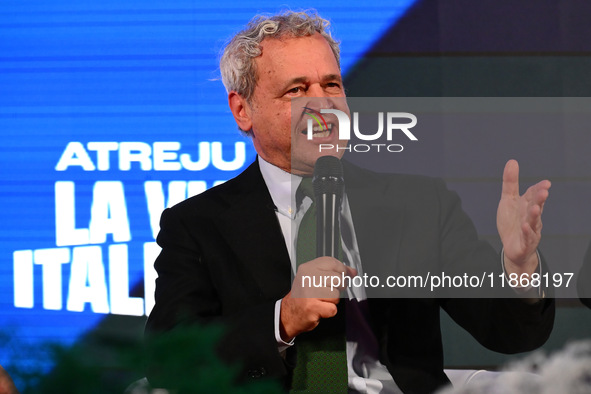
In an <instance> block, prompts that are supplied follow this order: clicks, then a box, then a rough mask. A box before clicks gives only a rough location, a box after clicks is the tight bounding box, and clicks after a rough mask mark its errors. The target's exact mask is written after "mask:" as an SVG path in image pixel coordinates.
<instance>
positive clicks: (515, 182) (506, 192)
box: [502, 159, 519, 197]
mask: <svg viewBox="0 0 591 394" xmlns="http://www.w3.org/2000/svg"><path fill="white" fill-rule="evenodd" d="M502 194H503V196H508V197H509V196H510V197H515V196H519V164H518V163H517V161H516V160H513V159H511V160H509V161H508V162H507V164H505V170H504V171H503V189H502Z"/></svg>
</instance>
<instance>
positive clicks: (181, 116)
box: [0, 0, 591, 368]
mask: <svg viewBox="0 0 591 394" xmlns="http://www.w3.org/2000/svg"><path fill="white" fill-rule="evenodd" d="M203 3H205V2H196V1H183V0H180V1H174V2H165V1H135V0H130V1H125V2H121V1H113V0H107V1H98V0H96V1H93V0H86V1H78V2H71V1H58V0H55V1H29V2H20V1H4V2H2V4H0V19H1V21H0V169H1V172H0V204H1V206H2V210H0V223H1V224H2V227H1V228H0V328H1V329H2V330H3V331H4V334H5V335H4V336H2V337H1V338H4V339H3V340H4V342H3V343H4V344H6V343H8V342H10V343H12V344H13V347H12V349H13V351H4V352H2V353H0V364H2V365H11V364H14V363H15V358H14V357H15V354H18V346H24V345H27V346H28V345H31V346H35V345H36V344H40V343H44V342H46V341H48V340H51V341H58V342H60V343H62V344H65V345H70V344H72V343H74V342H76V341H77V340H79V338H80V337H81V336H82V335H85V334H88V333H89V332H92V330H93V329H95V328H96V327H99V326H100V324H105V322H107V321H108V319H114V318H116V317H121V318H122V319H127V320H123V321H126V322H128V321H132V322H134V324H135V327H138V332H139V331H141V324H142V323H143V321H144V319H145V317H144V316H145V315H147V314H149V312H150V310H151V308H152V306H153V291H154V279H155V273H154V271H153V268H152V264H153V261H154V258H155V256H156V255H157V254H158V246H157V245H156V244H155V242H154V239H155V236H156V235H157V232H158V228H159V227H158V221H159V217H160V213H161V212H162V210H163V209H164V208H165V207H167V206H171V205H173V204H175V203H177V202H179V201H181V200H183V199H185V198H187V197H189V196H192V195H195V194H198V193H200V192H202V191H204V190H206V189H207V188H209V187H212V186H214V185H216V184H218V183H220V182H224V181H225V180H227V179H229V178H231V177H233V176H235V175H236V174H238V173H239V172H240V171H242V169H244V168H245V166H247V165H248V164H249V163H250V162H252V160H253V159H254V157H255V152H254V150H253V147H252V145H251V143H250V141H249V139H248V138H245V137H243V136H241V135H240V133H239V131H238V130H237V128H236V125H235V123H234V121H233V119H232V116H231V114H230V113H229V111H228V109H227V104H226V93H225V91H224V88H223V86H222V84H221V81H220V80H219V70H218V63H217V60H218V57H219V56H218V55H219V51H220V49H221V48H222V47H223V45H224V43H225V42H226V39H227V38H228V37H230V36H231V35H232V34H233V33H235V32H236V31H238V30H239V29H240V28H241V27H242V26H243V25H244V24H245V23H246V21H248V20H249V19H250V18H251V17H252V16H253V15H255V14H257V13H265V12H277V11H280V10H282V9H286V8H291V9H301V8H304V9H305V8H307V7H309V6H310V4H309V3H306V2H301V1H292V2H290V3H288V4H285V5H281V6H277V3H276V2H270V1H245V0H243V1H235V2H231V1H226V2H223V5H205V4H203ZM479 4H480V5H478V6H477V5H475V4H474V2H469V1H463V2H462V1H460V2H454V5H450V4H449V3H447V2H436V1H424V2H416V3H415V1H413V0H399V1H383V2H381V1H366V2H363V3H360V2H358V1H339V2H338V4H337V3H335V2H334V1H324V0H321V1H316V2H314V4H313V6H314V7H315V8H316V9H317V10H318V11H319V12H320V13H321V15H323V16H325V17H327V18H329V19H330V20H331V21H332V22H333V24H334V28H333V34H334V35H335V36H336V37H337V38H338V39H340V40H341V41H342V71H343V74H344V76H345V78H346V86H347V87H348V88H349V94H350V95H352V96H404V95H409V96H446V95H449V96H530V95H534V96H544V95H548V96H563V95H564V96H569V95H573V96H581V95H588V94H589V92H590V91H591V89H589V78H590V77H589V73H588V72H585V70H588V69H589V68H588V67H589V63H590V61H589V57H588V54H589V48H588V46H589V45H590V44H589V40H587V39H586V38H588V37H590V35H589V34H588V33H589V32H588V31H586V30H585V29H588V27H587V26H589V24H588V23H587V22H588V19H581V18H582V17H581V15H582V14H585V12H586V13H587V14H586V15H589V9H588V6H586V5H585V4H584V3H582V2H576V1H565V2H560V4H559V5H553V4H554V2H549V1H544V2H539V3H536V4H535V5H534V4H530V3H529V2H527V1H517V2H516V1H500V2H499V1H494V2H493V1H484V2H482V3H479ZM491 13H492V14H493V15H495V18H496V19H495V18H493V19H490V20H494V21H496V22H497V23H492V22H486V21H488V20H489V19H488V18H489V16H490V14H491ZM506 19H507V20H508V21H509V22H511V23H509V22H507V21H505V20H506ZM475 21H479V22H478V23H476V22H475ZM503 21H504V22H503ZM501 22H503V23H501ZM505 22H506V23H505ZM524 23H525V25H524ZM447 146H453V143H450V142H448V145H447ZM564 155H565V156H566V155H567V152H564ZM408 159H409V158H408V157H404V158H402V157H401V159H400V160H401V161H400V165H399V167H398V169H397V170H398V171H404V172H424V171H422V170H427V172H429V173H428V174H427V175H436V176H443V177H446V176H448V177H451V178H452V179H451V180H452V183H454V182H455V183H456V184H457V185H456V187H457V188H458V189H460V190H461V189H462V186H461V185H462V184H464V185H468V184H470V182H472V183H473V180H474V177H473V176H469V177H466V178H463V176H464V175H465V174H462V173H461V172H459V173H453V174H448V173H446V172H445V169H444V168H443V167H441V166H437V165H431V166H430V165H424V163H425V160H424V158H423V159H421V158H416V157H415V158H411V161H408ZM524 159H525V160H524V161H525V163H527V157H526V158H524ZM412 160H414V161H412ZM583 162H584V163H586V162H585V161H583ZM415 163H417V165H415ZM418 163H423V164H422V166H421V164H418ZM525 166H526V168H527V164H525ZM462 168H464V169H465V168H466V166H463V167H462ZM500 170H501V169H499V171H500ZM530 175H531V176H532V178H533V177H537V176H544V174H539V173H536V172H535V171H531V172H530ZM562 175H564V178H561V179H563V180H564V181H565V182H569V178H568V174H561V176H562ZM589 175H590V174H589V171H588V169H587V170H582V172H581V173H580V174H578V175H577V176H578V177H577V178H576V179H570V181H574V182H579V183H577V185H579V186H580V187H581V188H582V189H581V190H584V193H587V192H588V190H589V179H590V177H589ZM483 179H484V182H485V183H486V182H488V181H489V180H490V177H485V178H483ZM464 181H465V182H464ZM497 181H498V180H494V181H491V183H494V182H497ZM468 189H469V188H468ZM467 193H468V194H470V190H468V191H467ZM474 193H476V194H473V196H477V193H478V192H474ZM584 193H583V195H585V194H584ZM586 196H587V201H588V197H589V194H587V195H586ZM468 201H470V196H469V195H468ZM569 201H570V200H569ZM580 207H581V209H582V210H583V211H581V215H583V217H587V218H589V214H588V208H587V207H588V204H586V203H585V202H583V201H581V202H580ZM468 208H469V209H470V203H469V204H468ZM573 209H574V208H573ZM585 209H586V211H585ZM474 211H476V209H474ZM492 214H493V215H494V211H493V212H492ZM584 215H587V216H584ZM577 223H578V222H577ZM587 223H588V221H587ZM477 225H478V226H481V224H480V223H479V222H478V221H477ZM482 226H484V229H485V233H486V234H485V235H486V236H489V237H491V240H493V242H494V239H492V238H493V237H494V229H493V230H490V228H489V227H490V223H489V224H482ZM486 226H489V227H486ZM552 235H554V236H555V238H553V239H554V241H555V242H558V243H559V244H560V245H562V244H564V243H569V242H570V245H571V249H569V251H573V252H572V253H573V254H574V256H573V258H579V256H580V257H582V255H583V252H584V248H585V247H586V242H587V241H588V239H589V238H591V234H590V231H589V228H588V227H584V226H575V227H573V228H564V229H560V230H559V231H557V232H556V233H555V234H552ZM551 240H552V238H551ZM550 242H552V241H550ZM560 245H558V246H556V247H557V248H558V247H560ZM130 317H134V318H133V319H131V318H130ZM130 319H131V320H130ZM111 321H112V320H111ZM15 346H16V347H17V348H16V350H15ZM36 359H37V358H36V357H34V356H33V357H31V358H29V359H28V360H19V362H24V363H27V362H28V363H30V362H35V360H36ZM46 367H48V368H49V367H50V365H46Z"/></svg>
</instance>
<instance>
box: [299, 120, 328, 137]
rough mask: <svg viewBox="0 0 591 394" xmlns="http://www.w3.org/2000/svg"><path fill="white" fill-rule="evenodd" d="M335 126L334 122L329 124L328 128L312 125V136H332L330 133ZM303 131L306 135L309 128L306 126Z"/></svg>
mask: <svg viewBox="0 0 591 394" xmlns="http://www.w3.org/2000/svg"><path fill="white" fill-rule="evenodd" d="M333 127H334V124H332V123H329V124H328V130H327V129H326V127H325V126H319V125H315V126H314V127H312V134H313V137H312V138H326V137H328V136H330V134H331V133H332V129H333ZM301 133H302V134H304V135H308V128H305V129H304V130H302V131H301Z"/></svg>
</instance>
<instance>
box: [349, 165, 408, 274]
mask: <svg viewBox="0 0 591 394" xmlns="http://www.w3.org/2000/svg"><path fill="white" fill-rule="evenodd" d="M343 170H344V174H345V190H346V193H347V198H348V200H349V204H350V207H351V215H352V217H353V224H354V226H355V234H356V236H357V242H358V246H359V253H360V255H361V262H362V265H363V271H364V272H365V273H367V274H368V275H377V276H380V277H381V278H385V277H387V276H388V275H392V274H394V272H395V269H396V268H395V267H396V263H397V261H398V256H399V253H400V247H401V241H402V238H403V235H404V234H403V228H404V227H403V224H404V220H405V215H404V207H405V201H404V191H403V190H392V184H393V182H390V181H385V180H384V179H385V178H387V179H389V177H391V175H383V176H381V175H380V174H376V173H373V172H369V171H365V170H362V169H360V168H358V167H355V166H353V165H351V164H350V163H347V162H343Z"/></svg>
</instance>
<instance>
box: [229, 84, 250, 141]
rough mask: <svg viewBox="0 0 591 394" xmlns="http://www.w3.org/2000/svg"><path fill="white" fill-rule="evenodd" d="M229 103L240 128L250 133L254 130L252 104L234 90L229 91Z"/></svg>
mask: <svg viewBox="0 0 591 394" xmlns="http://www.w3.org/2000/svg"><path fill="white" fill-rule="evenodd" d="M228 105H229V106H230V111H232V115H234V120H236V123H237V124H238V127H240V130H242V131H244V132H247V133H249V132H250V131H251V130H252V119H251V110H250V105H248V103H247V102H246V100H245V99H244V97H242V96H241V95H239V94H238V93H236V92H234V91H232V92H230V93H228Z"/></svg>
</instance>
